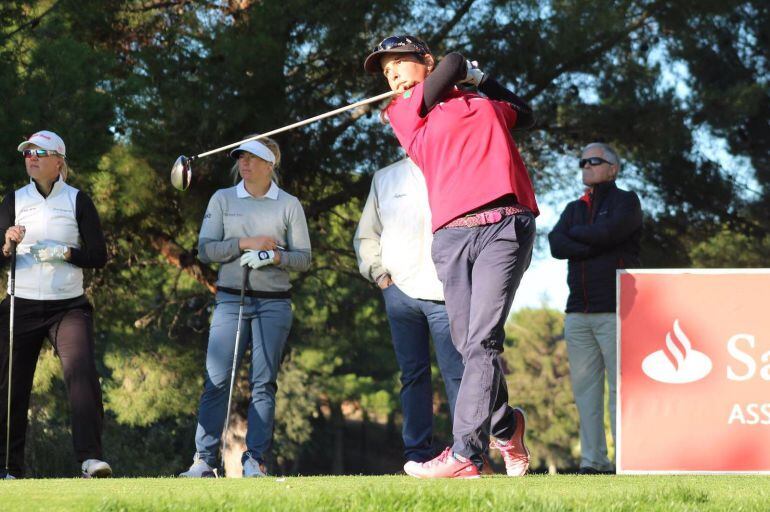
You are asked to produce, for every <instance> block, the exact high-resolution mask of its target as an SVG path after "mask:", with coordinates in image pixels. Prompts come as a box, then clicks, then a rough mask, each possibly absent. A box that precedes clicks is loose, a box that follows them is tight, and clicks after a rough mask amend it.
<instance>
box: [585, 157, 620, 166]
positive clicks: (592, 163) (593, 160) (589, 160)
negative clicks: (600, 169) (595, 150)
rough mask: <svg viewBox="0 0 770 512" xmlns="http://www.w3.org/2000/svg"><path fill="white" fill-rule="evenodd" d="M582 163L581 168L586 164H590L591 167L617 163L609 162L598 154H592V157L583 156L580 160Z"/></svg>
mask: <svg viewBox="0 0 770 512" xmlns="http://www.w3.org/2000/svg"><path fill="white" fill-rule="evenodd" d="M578 162H579V164H580V168H581V169H582V168H583V167H585V166H586V164H589V165H590V166H591V167H596V166H597V165H602V164H607V165H615V164H613V163H612V162H608V161H607V160H605V159H604V158H599V157H598V156H592V157H591V158H581V159H580V160H578Z"/></svg>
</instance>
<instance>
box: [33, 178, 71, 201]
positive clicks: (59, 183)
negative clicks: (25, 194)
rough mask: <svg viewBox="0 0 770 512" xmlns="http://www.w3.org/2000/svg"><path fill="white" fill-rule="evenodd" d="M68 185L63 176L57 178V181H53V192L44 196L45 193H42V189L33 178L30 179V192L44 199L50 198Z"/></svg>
mask: <svg viewBox="0 0 770 512" xmlns="http://www.w3.org/2000/svg"><path fill="white" fill-rule="evenodd" d="M65 186H66V184H65V183H64V180H63V179H62V177H61V176H59V177H58V178H56V181H54V182H53V187H51V192H50V193H49V194H48V195H47V196H43V194H41V193H40V190H38V188H37V184H36V183H35V180H33V179H32V178H30V179H29V189H30V194H33V195H36V196H38V197H42V198H43V199H48V198H51V197H54V196H55V195H57V194H58V193H59V192H61V190H62V189H63V188H64V187H65Z"/></svg>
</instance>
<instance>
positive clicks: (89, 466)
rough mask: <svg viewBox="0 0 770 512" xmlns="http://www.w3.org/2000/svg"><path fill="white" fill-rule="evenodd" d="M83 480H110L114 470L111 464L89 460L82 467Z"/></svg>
mask: <svg viewBox="0 0 770 512" xmlns="http://www.w3.org/2000/svg"><path fill="white" fill-rule="evenodd" d="M81 469H82V471H83V478H109V477H111V476H112V468H111V467H110V465H109V464H107V463H106V462H104V461H103V460H99V459H88V460H86V461H83V465H82V466H81Z"/></svg>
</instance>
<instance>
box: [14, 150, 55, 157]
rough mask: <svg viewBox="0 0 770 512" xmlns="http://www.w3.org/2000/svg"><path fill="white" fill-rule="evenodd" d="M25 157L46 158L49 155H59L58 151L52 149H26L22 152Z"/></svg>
mask: <svg viewBox="0 0 770 512" xmlns="http://www.w3.org/2000/svg"><path fill="white" fill-rule="evenodd" d="M21 154H22V155H24V158H32V157H33V156H36V157H38V158H45V157H47V156H59V153H58V152H57V151H54V150H52V149H25V150H23V151H22V152H21Z"/></svg>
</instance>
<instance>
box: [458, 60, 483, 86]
mask: <svg viewBox="0 0 770 512" xmlns="http://www.w3.org/2000/svg"><path fill="white" fill-rule="evenodd" d="M465 65H466V66H467V67H468V71H467V72H466V74H465V78H463V79H462V80H460V81H459V82H457V83H458V84H470V85H473V86H474V87H478V86H479V84H480V83H481V82H483V81H484V72H483V71H481V70H480V69H479V63H478V62H476V61H475V60H474V61H470V60H466V61H465Z"/></svg>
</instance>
